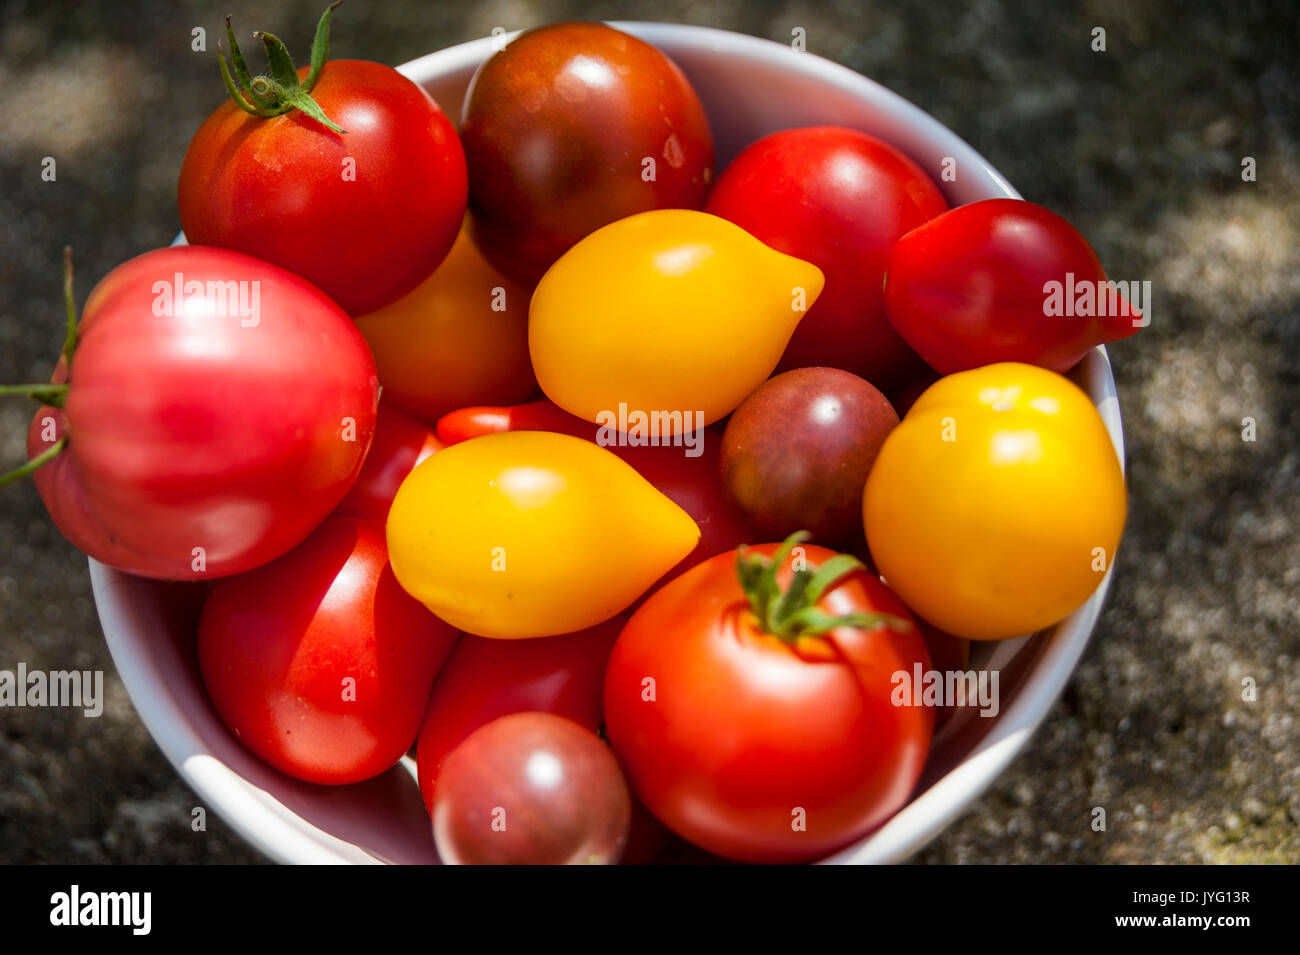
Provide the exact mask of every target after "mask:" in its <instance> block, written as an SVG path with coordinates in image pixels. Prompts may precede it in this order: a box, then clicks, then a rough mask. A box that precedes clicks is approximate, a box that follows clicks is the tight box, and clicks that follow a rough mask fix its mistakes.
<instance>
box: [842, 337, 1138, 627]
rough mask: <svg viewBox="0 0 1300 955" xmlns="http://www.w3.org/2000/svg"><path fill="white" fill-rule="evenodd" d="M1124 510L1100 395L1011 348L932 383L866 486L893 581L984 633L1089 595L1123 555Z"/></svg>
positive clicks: (866, 503)
mask: <svg viewBox="0 0 1300 955" xmlns="http://www.w3.org/2000/svg"><path fill="white" fill-rule="evenodd" d="M1125 512H1126V498H1125V492H1124V475H1123V473H1122V471H1121V470H1120V464H1119V459H1118V458H1117V457H1116V455H1115V448H1114V446H1113V445H1112V444H1111V440H1110V434H1109V433H1108V432H1107V431H1106V426H1105V424H1104V423H1103V422H1102V420H1101V416H1100V415H1099V414H1098V413H1097V409H1096V408H1095V407H1093V404H1092V402H1091V401H1089V400H1088V396H1087V395H1086V394H1084V393H1083V391H1081V390H1080V389H1079V388H1077V387H1076V386H1075V385H1073V384H1072V383H1070V382H1069V381H1068V380H1066V379H1065V378H1063V377H1061V376H1060V375H1058V374H1055V373H1054V372H1050V371H1046V370H1045V369H1042V368H1037V367H1035V366H1033V365H1023V364H1017V363H1013V362H1005V363H1002V364H996V365H987V366H985V367H983V368H976V369H973V370H971V371H964V372H960V373H959V374H955V375H949V376H948V377H946V378H943V379H941V380H940V381H939V382H937V383H936V384H934V385H932V386H931V387H930V388H929V389H928V390H927V391H926V392H925V393H924V394H922V395H921V397H920V398H919V399H918V400H917V402H916V404H914V405H913V406H912V408H911V410H910V411H909V412H908V413H907V416H906V417H905V418H903V420H902V422H901V423H900V424H899V425H898V427H897V428H895V429H894V430H893V431H892V432H890V435H889V437H888V438H886V439H885V443H884V445H883V446H882V447H881V449H880V454H879V455H878V456H877V457H876V461H875V464H874V465H873V466H872V469H871V474H870V475H869V477H868V478H867V486H866V490H865V492H864V493H863V520H864V523H865V527H866V532H867V544H868V546H869V547H870V549H871V557H872V559H873V560H874V561H875V564H876V567H877V569H879V571H880V573H881V575H882V576H883V577H884V578H885V581H886V582H887V583H888V584H889V586H890V587H891V588H893V590H894V592H895V593H897V594H898V595H899V596H900V597H902V598H903V600H904V601H905V602H906V603H907V605H908V606H909V607H911V608H912V609H913V610H915V611H916V612H917V614H919V615H920V616H922V617H924V618H925V619H926V620H928V621H930V622H931V623H933V624H935V625H936V626H938V627H939V628H940V629H942V630H946V631H948V632H949V633H952V634H955V635H957V636H960V637H967V638H969V639H972V640H1000V639H1004V638H1006V637H1015V636H1020V635H1022V634H1027V633H1033V632H1034V631H1036V630H1040V629H1042V628H1043V627H1046V626H1049V625H1051V624H1053V623H1056V622H1057V621H1059V620H1061V619H1063V618H1064V617H1066V616H1068V615H1069V614H1070V613H1071V612H1072V611H1073V610H1075V609H1076V608H1078V607H1079V606H1080V605H1081V604H1082V603H1083V602H1084V601H1086V600H1087V599H1088V597H1089V596H1090V595H1091V594H1092V592H1093V591H1094V590H1096V589H1097V585H1098V584H1100V583H1101V580H1102V578H1103V577H1104V576H1105V572H1106V570H1107V569H1108V568H1109V567H1110V565H1111V562H1112V561H1114V559H1115V550H1116V548H1117V547H1118V546H1119V540H1120V535H1121V533H1122V532H1123V530H1124V517H1125Z"/></svg>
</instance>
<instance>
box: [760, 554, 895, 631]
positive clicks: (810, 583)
mask: <svg viewBox="0 0 1300 955" xmlns="http://www.w3.org/2000/svg"><path fill="white" fill-rule="evenodd" d="M811 537H812V535H811V534H809V533H808V532H807V531H796V532H795V533H793V534H791V535H790V536H789V537H787V538H786V539H785V540H784V541H783V542H782V544H781V546H780V548H778V549H777V552H776V553H775V554H774V555H773V556H772V557H770V558H768V557H764V556H762V555H761V554H752V553H750V552H749V548H747V547H745V546H743V545H742V546H741V547H740V548H739V549H738V550H737V553H736V576H737V577H739V578H740V587H741V589H742V590H743V591H744V592H745V597H746V598H747V599H748V600H749V607H750V610H752V611H753V613H754V616H755V617H756V618H757V620H758V626H759V629H760V630H762V631H763V632H764V633H770V634H772V635H773V636H775V637H778V638H779V639H781V640H784V641H786V642H787V643H792V642H794V641H795V640H797V639H798V638H800V637H815V636H820V635H821V634H824V633H829V632H830V631H831V630H834V629H835V628H836V627H855V628H857V629H861V630H873V629H875V628H876V627H880V626H884V627H886V628H888V629H889V630H892V631H894V632H895V633H910V632H911V631H912V629H913V625H912V622H911V621H910V620H906V619H904V618H903V617H899V616H896V615H894V614H889V613H850V614H840V615H835V614H830V613H827V612H826V611H825V610H822V609H821V608H820V607H818V606H817V601H819V600H820V599H821V598H822V596H823V595H824V594H825V593H826V592H827V591H828V590H830V589H831V587H832V586H834V585H835V584H836V583H838V582H839V581H840V580H841V579H843V578H844V576H845V575H847V574H851V573H856V572H857V571H859V570H865V569H866V565H865V564H863V563H862V561H860V560H858V559H857V558H856V557H853V556H851V555H849V554H836V555H835V556H834V557H832V558H831V559H830V560H828V561H825V562H824V563H823V564H822V565H821V566H820V567H818V568H816V569H811V568H808V567H802V568H800V569H799V570H796V571H795V573H794V577H793V578H791V580H790V585H789V586H788V587H787V588H786V589H785V590H784V591H783V590H782V589H781V586H780V584H778V583H777V582H776V572H777V568H779V567H780V566H781V565H782V564H784V563H785V561H786V560H787V559H788V558H789V556H790V552H791V551H792V550H793V549H794V547H795V545H796V544H801V543H803V542H804V541H807V540H809V539H810V538H811Z"/></svg>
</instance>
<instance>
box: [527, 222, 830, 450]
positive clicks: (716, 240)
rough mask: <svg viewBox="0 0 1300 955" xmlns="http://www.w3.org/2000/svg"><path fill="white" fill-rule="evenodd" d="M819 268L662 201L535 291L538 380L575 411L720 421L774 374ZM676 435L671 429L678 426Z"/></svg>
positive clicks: (591, 242) (600, 234) (816, 291)
mask: <svg viewBox="0 0 1300 955" xmlns="http://www.w3.org/2000/svg"><path fill="white" fill-rule="evenodd" d="M823 283H824V278H823V276H822V273H821V270H820V269H818V268H817V267H816V266H815V265H811V264H809V263H807V262H804V261H803V260H801V259H796V258H793V257H792V256H789V255H785V254H783V253H781V252H777V251H776V250H775V249H771V248H769V247H768V246H766V245H764V244H763V243H762V242H759V241H758V240H757V239H755V238H754V237H753V236H751V235H750V234H749V233H748V232H746V231H745V230H744V229H742V228H740V227H739V226H737V225H733V224H732V223H730V222H728V221H726V220H725V219H721V218H719V217H717V216H713V215H709V214H708V213H705V212H695V211H693V210H689V209H660V210H657V211H654V212H643V213H641V214H639V215H634V216H629V217H628V218H626V219H620V220H619V221H617V222H613V223H611V224H609V225H607V226H605V227H603V228H601V229H597V230H596V231H595V232H593V233H592V234H591V235H589V236H587V237H586V238H585V239H583V240H582V241H581V242H579V243H578V244H577V245H575V246H574V247H573V248H571V249H570V250H569V251H568V252H566V253H565V254H564V255H563V256H562V257H561V258H560V260H559V261H558V262H556V263H555V264H554V265H552V266H551V268H550V269H549V270H548V271H547V273H546V274H545V275H544V276H543V277H542V281H541V282H540V283H539V284H538V286H537V290H536V292H534V294H533V301H532V306H531V308H530V313H529V324H528V342H529V350H530V351H531V353H532V359H533V369H534V370H535V371H536V372H537V381H538V383H539V384H541V386H542V390H543V391H545V392H546V394H547V396H548V397H549V398H550V399H551V400H552V401H554V402H555V403H556V404H557V405H559V406H560V407H561V408H563V409H564V410H566V411H568V412H570V413H571V414H575V415H577V416H578V417H580V418H585V419H587V420H588V421H593V422H597V423H600V422H601V415H602V414H605V415H617V414H618V412H619V408H620V406H621V405H622V406H626V408H627V410H628V412H629V413H635V412H640V413H642V414H645V415H649V416H655V415H662V416H663V417H665V418H666V417H667V415H668V414H671V413H672V412H682V413H683V414H682V415H681V416H680V417H678V418H676V419H675V420H674V422H673V424H674V427H675V430H682V427H681V426H680V425H678V424H677V422H680V421H681V420H683V419H685V421H687V422H689V427H687V428H686V430H690V428H693V427H694V426H695V424H696V423H697V422H698V421H699V418H697V417H696V413H697V412H699V413H702V416H703V417H702V423H704V424H708V423H710V422H713V421H717V420H718V419H719V418H722V417H724V416H725V415H727V414H729V413H730V412H731V411H733V410H734V409H735V408H736V406H737V405H739V404H740V403H741V401H743V400H744V399H745V397H746V396H748V395H749V393H750V392H751V391H753V390H754V389H755V388H756V387H757V386H758V385H759V384H761V383H762V382H763V381H764V380H765V379H766V378H767V377H768V375H770V374H771V373H772V369H774V368H775V367H776V363H777V361H778V360H779V359H780V357H781V353H782V352H783V351H784V350H785V346H786V343H787V342H788V341H789V340H790V336H791V334H793V332H794V329H795V326H796V325H797V324H798V322H799V319H800V318H802V317H803V315H804V312H805V311H806V310H807V309H808V308H810V307H811V306H812V304H813V302H814V301H816V299H817V296H818V295H820V294H821V290H822V285H823ZM669 433H671V431H670V432H669Z"/></svg>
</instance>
